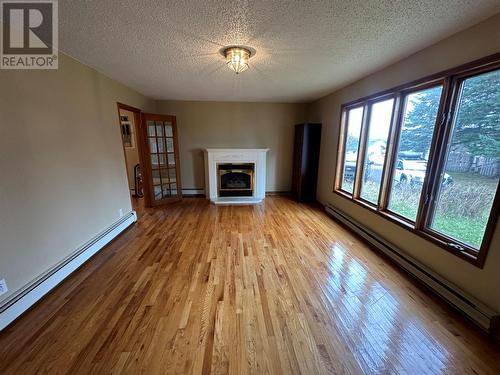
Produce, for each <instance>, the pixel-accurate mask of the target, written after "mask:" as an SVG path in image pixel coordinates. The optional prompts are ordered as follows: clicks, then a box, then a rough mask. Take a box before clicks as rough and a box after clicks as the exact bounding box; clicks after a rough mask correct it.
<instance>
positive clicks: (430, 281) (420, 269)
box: [325, 204, 499, 335]
mask: <svg viewBox="0 0 500 375" xmlns="http://www.w3.org/2000/svg"><path fill="white" fill-rule="evenodd" d="M325 210H326V212H327V213H329V214H330V215H331V216H333V217H334V218H336V219H337V220H338V221H340V222H342V223H343V224H344V225H346V226H347V227H349V228H350V229H352V230H353V231H354V232H355V233H356V234H358V235H359V236H361V237H363V238H364V239H365V240H366V241H368V242H369V243H370V244H372V245H373V246H374V247H376V248H377V249H379V250H380V251H382V252H383V253H384V254H386V255H387V256H389V258H391V259H392V260H393V261H395V262H396V263H397V264H398V265H399V266H401V267H402V268H403V269H404V270H406V271H407V272H408V273H410V274H411V275H413V276H414V277H416V278H417V279H418V280H419V281H420V282H421V283H423V284H424V285H425V286H427V287H428V288H429V289H430V290H432V291H433V292H434V293H436V294H437V295H438V296H440V297H441V298H442V299H443V300H444V301H445V302H447V303H449V304H450V305H452V306H453V307H455V308H456V309H458V310H459V311H460V312H462V313H463V314H464V315H465V316H467V317H468V318H469V319H471V320H472V321H473V322H475V323H476V324H477V325H479V326H480V327H481V328H483V329H484V330H485V331H488V332H490V333H492V334H493V335H497V332H496V331H497V329H498V321H499V314H498V313H497V312H496V311H494V310H492V309H491V308H489V307H488V306H486V305H484V304H483V303H481V302H479V301H478V300H476V299H475V298H474V297H472V296H470V295H468V294H467V293H466V292H464V291H463V290H461V289H460V288H459V287H458V286H456V285H454V284H452V283H451V282H449V281H448V280H446V279H444V278H443V277H441V276H439V275H438V274H437V273H435V272H434V271H432V270H431V269H429V268H428V267H427V266H425V265H424V264H422V263H420V262H419V261H417V260H416V259H414V258H412V257H410V256H409V255H407V254H405V253H404V252H403V251H402V250H400V249H398V248H397V247H396V246H394V245H393V244H391V243H389V242H387V241H386V240H384V239H383V238H381V237H380V236H379V235H377V234H376V233H374V232H373V231H371V230H369V229H368V228H366V227H365V226H363V225H362V224H360V223H359V222H357V221H356V220H354V219H352V218H351V217H350V216H348V215H346V214H345V213H344V212H342V211H340V210H338V209H337V208H335V207H334V206H333V205H330V204H327V205H326V206H325Z"/></svg>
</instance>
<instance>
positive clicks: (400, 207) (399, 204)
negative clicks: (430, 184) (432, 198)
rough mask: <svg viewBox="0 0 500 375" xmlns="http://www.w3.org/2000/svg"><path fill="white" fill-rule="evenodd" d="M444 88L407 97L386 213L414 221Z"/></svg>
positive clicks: (420, 91)
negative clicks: (388, 211) (390, 212)
mask: <svg viewBox="0 0 500 375" xmlns="http://www.w3.org/2000/svg"><path fill="white" fill-rule="evenodd" d="M442 91H443V86H442V85H439V86H436V87H431V88H428V89H423V90H418V91H415V92H411V93H409V94H408V95H406V97H405V99H404V111H403V120H402V124H401V129H400V131H399V143H398V147H397V152H396V158H395V163H396V168H395V169H394V171H393V173H392V181H391V191H390V199H389V206H388V209H389V210H390V211H392V212H394V213H396V214H398V215H401V216H402V217H404V218H406V219H408V220H411V221H415V219H416V218H417V210H418V206H419V202H420V196H421V193H422V186H423V183H424V180H425V176H426V175H427V164H428V160H429V153H430V149H431V141H432V136H433V134H434V128H435V125H436V118H437V113H438V109H439V102H440V99H441V92H442Z"/></svg>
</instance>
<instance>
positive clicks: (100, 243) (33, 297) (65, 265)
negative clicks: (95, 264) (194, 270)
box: [0, 211, 137, 331]
mask: <svg viewBox="0 0 500 375" xmlns="http://www.w3.org/2000/svg"><path fill="white" fill-rule="evenodd" d="M136 221H137V214H136V213H135V211H132V212H130V213H128V214H126V215H125V216H123V217H122V218H121V219H120V220H118V221H117V222H115V223H114V224H113V225H111V226H110V227H108V228H107V229H105V230H104V231H102V232H101V233H99V234H98V235H97V236H95V237H94V238H92V239H91V240H90V241H88V242H87V243H86V244H84V245H83V246H81V247H80V248H79V249H77V250H76V251H75V252H73V253H72V254H71V255H69V256H68V257H66V258H65V259H63V260H62V261H61V262H59V263H58V264H56V265H55V266H54V267H52V268H51V269H49V270H48V271H46V272H45V273H43V274H42V275H41V276H39V277H38V278H37V279H36V280H34V281H33V282H31V283H30V284H28V285H26V286H25V287H24V288H22V289H20V290H19V291H17V292H16V293H14V294H13V295H12V296H11V297H9V298H8V299H7V300H6V301H4V302H2V303H1V304H0V331H1V330H3V329H4V328H5V327H7V326H8V325H9V324H10V323H12V322H13V321H14V320H16V319H17V318H18V317H19V316H20V315H22V314H23V313H24V312H25V311H27V310H28V309H29V308H30V307H31V306H33V305H34V304H35V303H36V302H37V301H39V300H40V299H41V298H42V297H43V296H44V295H46V294H47V293H48V292H50V291H51V290H52V289H53V288H55V287H56V286H57V285H58V284H59V283H60V282H62V281H63V280H64V279H65V278H66V277H68V276H69V275H70V274H72V273H73V272H74V271H75V270H77V269H78V268H79V267H80V266H81V265H83V264H84V263H85V262H86V261H87V260H89V259H90V258H91V257H92V256H93V255H94V254H96V253H97V252H99V250H101V249H102V248H104V247H105V246H106V245H107V244H108V243H109V242H111V241H112V240H113V239H114V238H116V237H117V236H118V235H119V234H120V233H121V232H123V231H124V230H125V229H127V228H128V227H129V226H130V225H131V224H133V223H134V222H136Z"/></svg>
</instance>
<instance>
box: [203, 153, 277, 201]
mask: <svg viewBox="0 0 500 375" xmlns="http://www.w3.org/2000/svg"><path fill="white" fill-rule="evenodd" d="M267 151H269V149H267V148H206V149H205V189H206V194H207V198H208V199H210V201H211V202H213V203H214V204H258V203H260V202H262V201H263V199H264V198H265V196H266V153H267Z"/></svg>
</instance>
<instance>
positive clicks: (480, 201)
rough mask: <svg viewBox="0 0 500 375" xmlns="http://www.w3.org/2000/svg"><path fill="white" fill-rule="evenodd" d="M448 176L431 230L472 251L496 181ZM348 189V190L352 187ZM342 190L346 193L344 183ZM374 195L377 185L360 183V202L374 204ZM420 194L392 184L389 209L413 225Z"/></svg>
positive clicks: (418, 188)
mask: <svg viewBox="0 0 500 375" xmlns="http://www.w3.org/2000/svg"><path fill="white" fill-rule="evenodd" d="M450 175H452V177H453V181H454V182H453V184H452V185H450V186H446V187H443V188H442V192H441V195H440V198H439V201H438V204H437V205H436V211H435V215H434V220H433V222H432V224H431V228H432V229H434V230H436V231H437V232H440V233H443V234H445V235H447V236H449V237H451V238H455V239H457V240H459V241H461V242H464V243H467V244H469V245H471V246H472V247H474V248H479V247H480V246H481V241H482V238H483V235H484V231H485V228H486V225H487V222H488V217H489V213H490V209H491V204H492V202H493V199H494V196H495V192H496V188H497V184H498V178H488V177H483V176H480V175H477V174H472V173H450ZM349 188H350V189H352V183H350V185H349ZM344 189H345V190H347V186H346V184H345V183H344ZM378 192H379V187H378V184H377V183H375V182H372V181H365V182H364V183H363V187H362V197H363V198H364V199H366V200H368V201H370V202H373V203H376V202H377V200H378ZM420 193H421V186H418V185H417V186H411V184H401V185H400V184H394V185H393V188H392V192H391V198H390V201H389V209H390V210H391V211H393V212H395V213H397V214H399V215H401V216H403V217H406V218H408V219H410V220H413V221H414V220H415V218H416V216H417V207H418V203H419V200H420Z"/></svg>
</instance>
